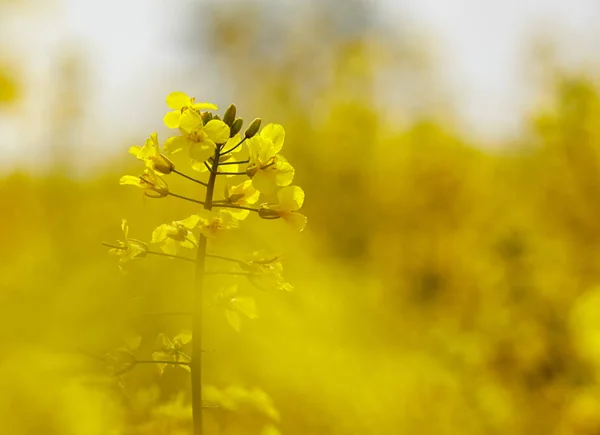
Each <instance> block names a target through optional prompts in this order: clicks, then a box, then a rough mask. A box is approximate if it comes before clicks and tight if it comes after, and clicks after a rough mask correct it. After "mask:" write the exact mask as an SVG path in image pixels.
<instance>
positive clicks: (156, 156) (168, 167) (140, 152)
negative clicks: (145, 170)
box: [129, 133, 175, 174]
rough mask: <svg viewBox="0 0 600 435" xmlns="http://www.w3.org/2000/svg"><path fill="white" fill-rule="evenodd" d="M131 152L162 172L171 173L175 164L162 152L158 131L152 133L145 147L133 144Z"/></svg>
mask: <svg viewBox="0 0 600 435" xmlns="http://www.w3.org/2000/svg"><path fill="white" fill-rule="evenodd" d="M129 153H130V154H133V155H134V156H136V157H137V158H138V159H140V160H142V161H144V162H145V163H146V165H147V166H149V167H151V168H152V169H154V170H155V171H156V172H158V173H161V174H170V173H171V171H172V170H173V169H175V165H174V164H173V162H172V161H171V160H169V159H168V158H167V157H166V156H165V155H164V154H162V153H161V152H160V146H159V145H158V135H157V133H152V134H151V135H150V137H149V138H148V139H146V143H145V144H144V146H143V147H140V146H137V145H135V146H132V147H131V148H129Z"/></svg>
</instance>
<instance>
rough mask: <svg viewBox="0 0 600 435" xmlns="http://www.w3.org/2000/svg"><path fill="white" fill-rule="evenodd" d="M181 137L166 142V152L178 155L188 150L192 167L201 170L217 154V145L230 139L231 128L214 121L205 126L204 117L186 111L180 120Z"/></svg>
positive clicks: (171, 138) (221, 122)
mask: <svg viewBox="0 0 600 435" xmlns="http://www.w3.org/2000/svg"><path fill="white" fill-rule="evenodd" d="M179 130H180V132H181V136H174V137H170V138H168V139H167V140H166V142H165V150H166V151H167V152H169V153H172V154H174V153H177V152H179V151H181V150H187V151H188V153H189V155H190V158H191V159H192V167H193V168H194V169H196V170H201V168H203V167H204V162H205V161H206V160H208V158H209V157H211V156H212V155H213V154H214V152H215V147H216V144H220V143H225V142H227V141H228V139H229V127H228V126H227V124H225V123H224V122H223V121H220V120H217V119H212V120H210V121H208V122H207V123H206V125H205V124H204V122H203V121H202V116H200V114H199V113H198V112H196V111H194V110H186V111H185V112H183V113H182V115H181V117H180V119H179Z"/></svg>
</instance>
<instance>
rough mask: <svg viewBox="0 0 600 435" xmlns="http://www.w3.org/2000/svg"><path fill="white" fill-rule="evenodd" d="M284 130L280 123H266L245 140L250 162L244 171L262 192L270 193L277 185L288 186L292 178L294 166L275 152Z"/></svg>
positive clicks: (283, 137)
mask: <svg viewBox="0 0 600 435" xmlns="http://www.w3.org/2000/svg"><path fill="white" fill-rule="evenodd" d="M284 139H285V130H284V129H283V127H282V126H281V125H278V124H268V125H267V126H265V128H263V129H262V131H261V132H260V133H259V134H257V135H255V136H253V137H251V138H250V139H248V140H247V144H248V150H249V153H250V163H249V165H248V169H247V171H246V173H247V174H248V176H249V177H250V178H252V183H253V184H254V187H256V188H257V189H258V190H259V191H261V192H263V193H267V194H268V193H272V192H273V191H275V189H276V188H277V186H288V185H289V184H290V183H291V182H292V180H293V179H294V168H293V167H292V165H290V164H289V163H288V161H287V160H286V159H285V158H283V156H281V155H279V154H277V153H278V152H279V151H281V148H282V147H283V142H284Z"/></svg>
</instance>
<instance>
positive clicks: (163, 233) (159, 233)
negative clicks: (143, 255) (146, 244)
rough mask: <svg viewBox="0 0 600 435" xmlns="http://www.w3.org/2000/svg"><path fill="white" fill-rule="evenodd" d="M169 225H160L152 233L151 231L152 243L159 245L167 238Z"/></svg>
mask: <svg viewBox="0 0 600 435" xmlns="http://www.w3.org/2000/svg"><path fill="white" fill-rule="evenodd" d="M170 230H171V225H169V224H162V225H159V226H158V227H157V228H156V229H155V230H154V231H152V243H160V242H162V241H163V240H165V239H166V238H167V235H168V234H169V231H170Z"/></svg>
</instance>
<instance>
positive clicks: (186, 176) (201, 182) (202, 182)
mask: <svg viewBox="0 0 600 435" xmlns="http://www.w3.org/2000/svg"><path fill="white" fill-rule="evenodd" d="M171 172H174V173H176V174H177V175H181V176H182V177H183V178H187V179H188V180H191V181H193V182H194V183H198V184H201V185H203V186H204V187H206V186H208V183H205V182H204V181H200V180H197V179H195V178H193V177H190V176H189V175H185V174H184V173H183V172H179V171H176V170H175V169H173V170H172V171H171Z"/></svg>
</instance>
